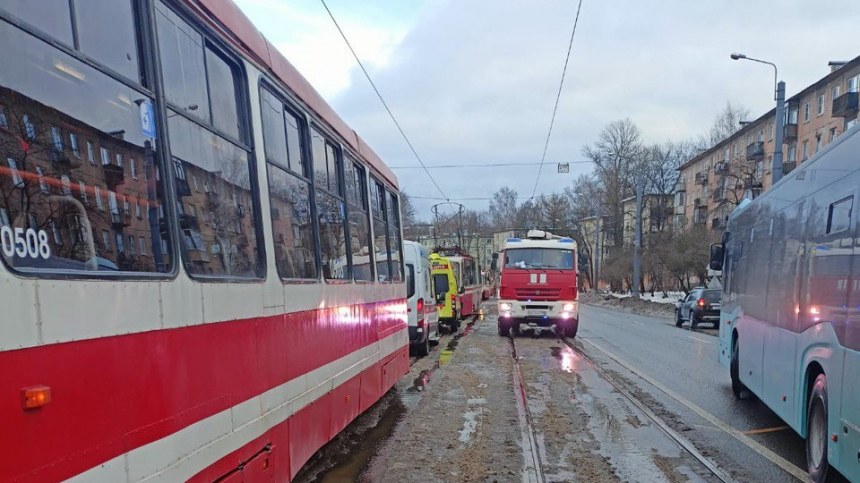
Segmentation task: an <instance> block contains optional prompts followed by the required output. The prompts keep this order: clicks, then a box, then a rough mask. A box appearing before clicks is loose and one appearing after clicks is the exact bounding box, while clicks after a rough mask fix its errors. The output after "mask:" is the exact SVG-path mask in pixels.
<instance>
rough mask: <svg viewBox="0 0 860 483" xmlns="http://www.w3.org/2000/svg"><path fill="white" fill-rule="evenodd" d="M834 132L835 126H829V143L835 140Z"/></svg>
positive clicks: (835, 131)
mask: <svg viewBox="0 0 860 483" xmlns="http://www.w3.org/2000/svg"><path fill="white" fill-rule="evenodd" d="M836 133H837V130H836V128H835V127H834V128H830V141H829V142H831V143H832V142H833V141H835V140H836V136H837V134H836Z"/></svg>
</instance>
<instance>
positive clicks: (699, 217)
mask: <svg viewBox="0 0 860 483" xmlns="http://www.w3.org/2000/svg"><path fill="white" fill-rule="evenodd" d="M693 223H695V224H697V225H704V224H706V223H708V213H707V211H705V210H696V211H694V212H693Z"/></svg>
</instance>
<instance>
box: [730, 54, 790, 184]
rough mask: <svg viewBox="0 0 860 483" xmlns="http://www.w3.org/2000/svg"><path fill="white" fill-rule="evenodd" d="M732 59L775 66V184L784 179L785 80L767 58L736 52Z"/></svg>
mask: <svg viewBox="0 0 860 483" xmlns="http://www.w3.org/2000/svg"><path fill="white" fill-rule="evenodd" d="M731 58H732V60H751V61H753V62H758V63H760V64H767V65H769V66H771V67H773V97H774V99H775V100H776V123H775V124H776V133H774V143H775V144H776V146H774V148H773V184H776V182H777V181H779V180H780V179H782V141H783V125H784V122H785V82H783V81H780V80H777V79H778V75H777V69H776V64H774V63H773V62H768V61H766V60H760V59H753V58H752V57H747V56H746V55H744V54H739V53H734V54H732V55H731Z"/></svg>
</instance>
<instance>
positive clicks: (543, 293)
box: [516, 287, 561, 300]
mask: <svg viewBox="0 0 860 483" xmlns="http://www.w3.org/2000/svg"><path fill="white" fill-rule="evenodd" d="M516 294H517V300H558V297H559V295H561V289H560V288H532V287H527V288H517V289H516Z"/></svg>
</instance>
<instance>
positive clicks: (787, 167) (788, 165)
mask: <svg viewBox="0 0 860 483" xmlns="http://www.w3.org/2000/svg"><path fill="white" fill-rule="evenodd" d="M796 167H797V161H786V162H784V163H782V174H788V173H790V172H792V171H794V168H796Z"/></svg>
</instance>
